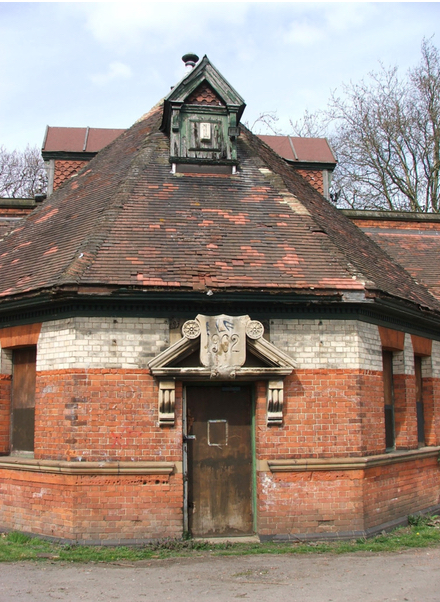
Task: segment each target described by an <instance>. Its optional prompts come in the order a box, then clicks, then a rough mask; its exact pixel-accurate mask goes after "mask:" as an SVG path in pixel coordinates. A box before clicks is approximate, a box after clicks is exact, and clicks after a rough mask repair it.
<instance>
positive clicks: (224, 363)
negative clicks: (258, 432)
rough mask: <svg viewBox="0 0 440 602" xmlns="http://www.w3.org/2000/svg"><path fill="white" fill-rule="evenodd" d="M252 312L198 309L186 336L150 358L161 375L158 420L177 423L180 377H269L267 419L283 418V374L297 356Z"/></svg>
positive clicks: (155, 372) (288, 371)
mask: <svg viewBox="0 0 440 602" xmlns="http://www.w3.org/2000/svg"><path fill="white" fill-rule="evenodd" d="M263 335H264V327H263V324H262V323H261V322H259V321H258V320H251V318H250V317H249V316H227V315H225V314H221V315H218V316H203V315H200V314H199V315H198V316H196V318H195V319H194V320H188V321H186V322H185V323H184V324H183V326H182V338H181V339H180V340H179V341H177V342H176V343H174V345H171V346H170V347H169V348H168V349H165V351H163V352H162V353H160V354H159V355H157V356H156V357H155V358H154V359H153V360H151V361H150V363H149V368H150V370H151V373H152V374H153V376H155V377H156V378H158V379H159V423H160V424H163V425H165V424H169V425H173V424H174V389H175V384H174V383H175V381H176V380H191V381H194V380H210V381H213V380H246V381H249V380H267V381H268V388H267V390H268V394H267V402H268V424H280V423H281V421H282V406H283V379H284V378H285V377H286V376H288V375H289V374H291V373H292V372H293V370H294V368H295V366H296V364H295V362H294V360H293V359H292V358H291V357H290V356H288V355H287V354H286V353H284V352H283V351H281V349H278V348H277V347H276V346H275V345H273V344H272V343H270V342H269V341H267V340H266V339H265V338H264V337H263Z"/></svg>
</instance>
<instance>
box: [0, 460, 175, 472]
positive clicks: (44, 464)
mask: <svg viewBox="0 0 440 602" xmlns="http://www.w3.org/2000/svg"><path fill="white" fill-rule="evenodd" d="M179 465H180V463H179V462H143V461H140V462H67V461H57V460H36V459H34V458H26V457H20V456H4V457H1V458H0V469H7V470H22V471H27V472H43V473H52V474H53V473H55V474H65V475H136V474H141V475H146V474H157V475H170V474H172V473H174V472H181V470H180V471H179Z"/></svg>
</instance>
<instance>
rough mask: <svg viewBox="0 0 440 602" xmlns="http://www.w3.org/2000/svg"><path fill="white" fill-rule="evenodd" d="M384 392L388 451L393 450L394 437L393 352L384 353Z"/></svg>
mask: <svg viewBox="0 0 440 602" xmlns="http://www.w3.org/2000/svg"><path fill="white" fill-rule="evenodd" d="M382 360H383V392H384V399H385V444H386V448H387V449H393V448H394V443H395V435H394V381H393V352H392V351H383V352H382Z"/></svg>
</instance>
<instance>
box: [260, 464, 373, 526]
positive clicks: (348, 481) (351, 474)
mask: <svg viewBox="0 0 440 602" xmlns="http://www.w3.org/2000/svg"><path fill="white" fill-rule="evenodd" d="M362 477H363V471H362V470H360V471H358V470H353V471H349V470H347V471H309V470H308V471H304V472H280V473H273V474H272V473H270V472H269V473H260V474H259V475H258V481H259V484H258V487H259V492H258V500H257V501H258V525H259V529H258V532H259V534H260V535H263V536H264V535H266V536H269V535H276V534H279V535H290V534H293V535H300V534H310V533H316V534H323V533H337V532H343V531H356V530H357V531H362V530H363V524H364V522H363V513H362V509H363V508H362V506H363V504H362Z"/></svg>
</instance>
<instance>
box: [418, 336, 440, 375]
mask: <svg viewBox="0 0 440 602" xmlns="http://www.w3.org/2000/svg"><path fill="white" fill-rule="evenodd" d="M426 359H427V360H429V359H431V362H430V363H428V362H427V361H426V360H425V361H422V369H423V376H425V377H430V376H432V377H433V378H440V341H432V355H431V358H426ZM426 364H428V366H427V367H426V372H425V365H426Z"/></svg>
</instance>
